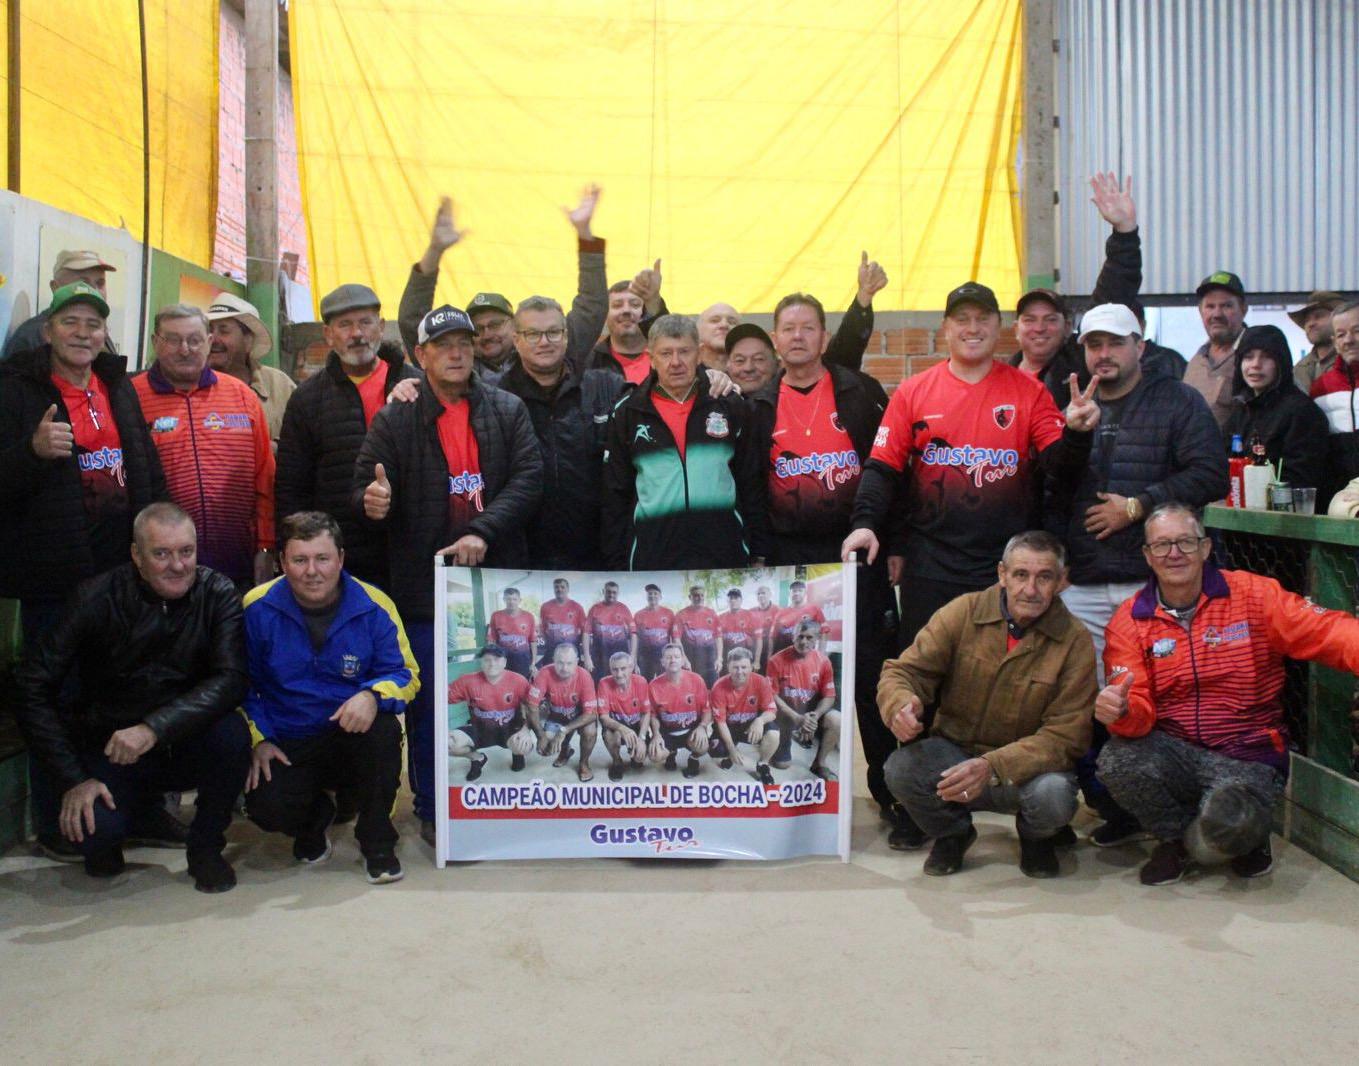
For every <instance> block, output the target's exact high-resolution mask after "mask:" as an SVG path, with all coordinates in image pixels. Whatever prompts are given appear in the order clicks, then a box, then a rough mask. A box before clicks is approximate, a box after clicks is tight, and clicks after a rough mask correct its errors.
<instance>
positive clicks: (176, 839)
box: [125, 803, 189, 849]
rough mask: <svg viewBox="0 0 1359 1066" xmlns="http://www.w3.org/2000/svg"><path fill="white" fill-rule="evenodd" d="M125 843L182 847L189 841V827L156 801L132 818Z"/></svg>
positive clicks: (138, 846)
mask: <svg viewBox="0 0 1359 1066" xmlns="http://www.w3.org/2000/svg"><path fill="white" fill-rule="evenodd" d="M125 843H126V844H127V846H128V847H130V848H178V849H183V848H184V847H186V846H187V845H188V843H189V827H188V826H187V825H185V824H184V823H183V822H181V821H180V820H179V819H178V818H176V817H175V816H174V815H173V814H171V813H170V812H169V811H167V810H166V809H165V807H164V806H163V805H162V804H160V803H157V804H155V806H153V807H148V808H147V809H146V810H144V811H141V812H139V813H138V814H137V816H136V817H135V818H133V819H132V825H131V826H129V827H128V831H127V840H126V841H125Z"/></svg>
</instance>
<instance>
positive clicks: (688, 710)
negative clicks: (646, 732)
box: [651, 670, 708, 733]
mask: <svg viewBox="0 0 1359 1066" xmlns="http://www.w3.org/2000/svg"><path fill="white" fill-rule="evenodd" d="M651 707H652V710H653V711H654V713H655V715H656V720H657V721H658V722H659V723H660V726H661V728H662V729H664V730H665V731H666V732H668V733H678V732H679V731H680V730H683V729H693V728H694V726H696V725H698V723H699V720H700V719H702V717H703V712H704V711H705V710H707V707H708V686H707V685H705V684H704V683H703V678H701V677H699V676H698V675H697V674H695V673H693V672H692V671H689V670H682V671H680V676H679V681H678V682H672V681H671V680H670V678H669V676H668V675H667V674H661V676H660V677H658V678H656V680H654V681H653V682H651Z"/></svg>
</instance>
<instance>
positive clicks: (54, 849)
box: [38, 833, 85, 862]
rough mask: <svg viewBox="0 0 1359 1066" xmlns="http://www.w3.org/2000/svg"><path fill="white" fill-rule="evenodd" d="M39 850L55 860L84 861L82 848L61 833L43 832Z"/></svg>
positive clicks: (39, 839) (40, 837)
mask: <svg viewBox="0 0 1359 1066" xmlns="http://www.w3.org/2000/svg"><path fill="white" fill-rule="evenodd" d="M38 850H39V851H40V852H42V853H43V854H44V855H46V856H47V857H48V858H49V859H51V860H53V861H54V862H84V861H85V855H84V853H83V852H81V850H80V849H79V848H78V847H76V846H75V845H74V844H72V843H71V842H70V841H69V840H67V839H66V838H65V837H64V836H62V835H61V834H60V833H43V834H41V835H40V836H39V837H38Z"/></svg>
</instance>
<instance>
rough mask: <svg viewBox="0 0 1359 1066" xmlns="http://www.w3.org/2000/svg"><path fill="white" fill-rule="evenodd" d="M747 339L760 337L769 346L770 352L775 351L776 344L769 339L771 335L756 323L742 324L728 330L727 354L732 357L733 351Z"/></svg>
mask: <svg viewBox="0 0 1359 1066" xmlns="http://www.w3.org/2000/svg"><path fill="white" fill-rule="evenodd" d="M747 337H758V338H759V339H760V340H761V341H763V342H764V343H765V344H767V345H769V350H770V351H771V352H772V351H773V350H774V342H773V341H772V340H770V339H769V334H768V333H766V332H765V331H764V330H763V329H761V328H760V327H759V326H757V325H756V324H755V323H754V322H742V323H741V324H740V325H739V326H732V328H731V329H729V330H727V354H728V355H731V350H732V349H733V348H735V347H736V345H737V344H738V343H739V342H741V341H743V340H745V339H746V338H747Z"/></svg>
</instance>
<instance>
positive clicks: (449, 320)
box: [415, 304, 477, 344]
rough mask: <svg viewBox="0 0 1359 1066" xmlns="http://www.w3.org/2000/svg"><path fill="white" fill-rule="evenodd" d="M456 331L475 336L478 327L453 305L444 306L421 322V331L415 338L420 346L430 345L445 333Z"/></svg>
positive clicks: (437, 308)
mask: <svg viewBox="0 0 1359 1066" xmlns="http://www.w3.org/2000/svg"><path fill="white" fill-rule="evenodd" d="M455 330H461V331H462V332H463V333H471V334H472V335H473V336H475V335H476V332H477V327H476V326H474V325H472V320H471V319H470V318H468V317H467V314H466V313H465V312H463V311H459V310H458V309H457V308H456V307H453V306H452V305H451V304H444V305H443V307H436V308H435V309H434V310H433V311H431V312H430V313H429V314H427V315H426V316H425V317H424V318H422V319H421V320H420V329H419V331H418V332H417V333H416V335H415V337H416V340H417V341H418V342H419V343H420V344H428V343H429V342H430V341H432V340H433V339H434V338H435V337H442V336H443V335H444V334H445V333H452V332H454V331H455Z"/></svg>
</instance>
